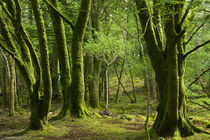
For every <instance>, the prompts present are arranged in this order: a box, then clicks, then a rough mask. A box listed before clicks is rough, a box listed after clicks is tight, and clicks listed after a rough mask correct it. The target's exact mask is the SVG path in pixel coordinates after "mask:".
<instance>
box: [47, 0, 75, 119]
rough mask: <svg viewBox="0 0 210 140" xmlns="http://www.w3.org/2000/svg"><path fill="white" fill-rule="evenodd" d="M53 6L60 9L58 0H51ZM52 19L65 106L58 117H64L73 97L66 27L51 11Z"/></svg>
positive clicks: (51, 10)
mask: <svg viewBox="0 0 210 140" xmlns="http://www.w3.org/2000/svg"><path fill="white" fill-rule="evenodd" d="M51 2H52V4H53V5H54V6H55V7H56V8H58V0H51ZM50 14H51V18H52V21H53V29H54V32H55V40H56V48H57V49H56V50H57V53H58V59H59V67H60V74H61V86H62V95H63V106H62V109H61V112H60V113H59V115H58V117H63V116H65V115H66V114H69V113H70V104H71V101H70V96H71V90H70V86H71V71H70V64H69V54H68V49H67V44H66V35H65V27H64V23H63V20H62V18H61V17H60V16H59V15H58V14H57V13H56V12H55V11H54V10H53V9H50Z"/></svg>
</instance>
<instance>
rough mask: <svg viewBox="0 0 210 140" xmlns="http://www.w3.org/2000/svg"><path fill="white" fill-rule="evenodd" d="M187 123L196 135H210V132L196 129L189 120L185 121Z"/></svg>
mask: <svg viewBox="0 0 210 140" xmlns="http://www.w3.org/2000/svg"><path fill="white" fill-rule="evenodd" d="M186 120H187V123H188V124H189V125H190V127H191V128H192V129H193V131H195V132H197V133H205V134H208V135H210V132H207V131H205V130H203V129H201V128H198V127H196V126H195V125H194V124H193V123H192V122H191V121H190V120H189V119H186Z"/></svg>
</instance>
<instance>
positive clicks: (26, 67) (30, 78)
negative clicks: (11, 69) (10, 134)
mask: <svg viewBox="0 0 210 140" xmlns="http://www.w3.org/2000/svg"><path fill="white" fill-rule="evenodd" d="M32 2H33V4H34V5H33V6H34V10H35V12H37V13H36V14H38V16H37V22H42V19H41V18H40V16H41V14H40V13H39V10H40V9H39V8H38V7H39V6H38V1H32ZM5 3H6V6H7V7H5V6H4V3H3V2H2V1H0V4H1V6H2V8H3V10H4V12H5V13H6V14H7V17H9V19H10V20H11V22H12V24H13V27H14V28H15V35H11V31H10V30H9V29H10V28H8V26H9V25H8V24H6V22H5V20H4V18H3V16H2V15H0V32H1V35H2V37H3V41H1V42H0V47H1V48H2V49H3V50H4V51H6V52H8V53H9V54H10V55H11V56H12V57H13V59H14V60H15V62H16V64H17V66H18V68H19V70H20V72H21V74H22V76H23V77H24V79H25V83H26V85H27V89H28V92H29V95H30V107H31V117H30V128H31V129H35V130H36V129H42V128H43V126H44V124H46V123H47V114H48V111H49V108H50V100H51V98H50V97H51V90H50V88H51V82H50V76H49V65H48V60H47V59H48V55H47V47H46V40H45V38H46V37H45V33H44V32H42V31H43V23H41V24H42V25H41V26H39V25H38V27H39V33H41V36H40V46H42V47H41V48H40V49H43V50H42V53H43V54H42V57H41V59H42V60H41V61H42V68H43V72H45V73H46V75H44V74H45V73H43V81H44V82H45V88H46V89H45V91H44V94H43V95H44V96H43V97H41V94H40V93H39V87H40V71H41V67H40V63H39V59H38V56H37V54H36V52H35V49H34V46H33V44H32V42H31V40H30V38H29V36H28V34H27V32H26V31H25V29H24V27H23V24H22V16H21V10H22V9H21V6H20V2H19V0H8V1H5ZM37 6H38V7H37ZM39 20H41V21H39ZM42 35H43V36H42ZM13 37H14V38H18V39H17V44H15V43H16V42H15V39H14V38H13ZM17 46H18V47H20V49H19V48H17ZM19 50H20V52H19ZM45 65H46V66H47V67H45V68H44V66H45Z"/></svg>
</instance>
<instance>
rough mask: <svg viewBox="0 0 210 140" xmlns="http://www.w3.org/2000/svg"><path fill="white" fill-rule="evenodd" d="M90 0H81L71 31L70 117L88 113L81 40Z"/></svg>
mask: <svg viewBox="0 0 210 140" xmlns="http://www.w3.org/2000/svg"><path fill="white" fill-rule="evenodd" d="M91 2H92V0H82V1H81V7H80V12H79V16H78V19H77V22H76V25H75V28H74V31H73V41H72V52H71V53H72V85H71V89H72V90H71V91H72V96H71V115H73V116H76V117H85V116H86V115H87V114H88V112H87V108H86V105H85V101H84V92H85V88H84V87H85V85H84V69H83V38H84V32H85V29H86V26H87V21H88V17H89V13H90V7H91Z"/></svg>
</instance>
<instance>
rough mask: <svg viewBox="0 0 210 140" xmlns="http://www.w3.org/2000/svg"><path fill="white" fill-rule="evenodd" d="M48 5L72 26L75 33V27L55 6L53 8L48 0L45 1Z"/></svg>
mask: <svg viewBox="0 0 210 140" xmlns="http://www.w3.org/2000/svg"><path fill="white" fill-rule="evenodd" d="M44 2H45V3H47V5H48V6H49V7H50V8H52V9H53V10H54V11H55V12H56V13H57V14H58V15H59V16H60V17H62V18H63V20H64V21H65V22H66V23H68V24H69V25H70V26H71V29H72V30H73V31H74V25H73V23H72V22H71V21H70V20H69V19H68V18H67V17H66V16H65V15H64V14H63V13H61V12H60V11H59V10H58V9H57V8H56V7H55V6H53V5H52V4H51V3H50V2H49V1H48V0H44Z"/></svg>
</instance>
